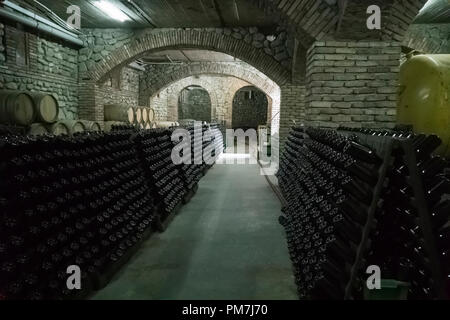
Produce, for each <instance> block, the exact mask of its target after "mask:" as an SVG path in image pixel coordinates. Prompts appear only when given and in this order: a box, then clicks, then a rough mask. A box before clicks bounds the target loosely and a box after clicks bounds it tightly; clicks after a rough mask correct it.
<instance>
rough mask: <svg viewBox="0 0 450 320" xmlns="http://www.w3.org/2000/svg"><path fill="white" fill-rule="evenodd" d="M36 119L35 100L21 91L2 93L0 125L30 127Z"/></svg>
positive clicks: (0, 93) (0, 95)
mask: <svg viewBox="0 0 450 320" xmlns="http://www.w3.org/2000/svg"><path fill="white" fill-rule="evenodd" d="M35 118H36V112H35V110H34V102H33V98H32V97H31V96H30V95H29V94H27V93H25V92H21V91H1V92H0V123H3V124H17V125H21V126H28V125H30V124H32V123H33V121H34V119H35Z"/></svg>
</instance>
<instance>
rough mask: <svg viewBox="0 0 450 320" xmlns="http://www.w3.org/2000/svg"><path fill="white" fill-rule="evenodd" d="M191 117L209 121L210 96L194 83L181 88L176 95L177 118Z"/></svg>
mask: <svg viewBox="0 0 450 320" xmlns="http://www.w3.org/2000/svg"><path fill="white" fill-rule="evenodd" d="M184 119H192V120H197V121H206V122H211V97H210V96H209V93H208V91H206V90H205V89H204V88H202V87H200V86H196V85H192V86H189V87H186V88H184V89H183V90H181V92H180V95H179V97H178V120H184Z"/></svg>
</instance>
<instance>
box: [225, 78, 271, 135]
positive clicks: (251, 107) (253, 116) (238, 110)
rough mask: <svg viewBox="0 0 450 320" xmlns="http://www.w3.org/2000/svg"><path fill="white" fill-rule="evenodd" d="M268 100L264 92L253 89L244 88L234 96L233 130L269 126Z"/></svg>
mask: <svg viewBox="0 0 450 320" xmlns="http://www.w3.org/2000/svg"><path fill="white" fill-rule="evenodd" d="M268 107H269V104H268V100H267V96H266V94H265V93H264V92H262V91H261V90H259V89H258V88H255V87H253V86H251V87H244V88H242V89H240V90H239V91H238V92H236V94H235V95H234V99H233V122H232V126H233V129H237V128H243V129H244V128H254V129H257V128H258V126H259V125H265V124H267V115H268Z"/></svg>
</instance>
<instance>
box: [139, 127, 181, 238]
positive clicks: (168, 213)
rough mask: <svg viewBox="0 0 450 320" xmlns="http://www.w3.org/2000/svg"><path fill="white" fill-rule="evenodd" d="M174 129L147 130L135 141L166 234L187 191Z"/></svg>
mask: <svg viewBox="0 0 450 320" xmlns="http://www.w3.org/2000/svg"><path fill="white" fill-rule="evenodd" d="M171 132H172V131H171V130H170V129H154V130H146V131H142V132H140V133H138V134H137V135H135V136H134V137H133V140H134V142H135V143H136V144H137V146H138V147H137V148H138V150H139V156H140V159H141V161H142V163H143V167H144V172H145V175H146V178H147V181H148V184H149V186H150V187H151V188H152V194H153V197H154V199H155V202H156V204H157V208H158V215H157V219H156V226H157V228H158V230H160V231H164V230H165V229H166V227H167V224H168V223H169V222H170V220H171V219H172V218H173V216H174V215H175V214H176V213H177V212H178V210H179V209H180V206H181V203H182V201H183V197H184V195H185V194H186V192H187V191H186V189H185V187H184V184H183V182H182V180H181V178H180V172H179V170H178V169H177V167H176V165H175V164H174V163H173V161H172V158H171V154H172V148H173V144H172V141H171Z"/></svg>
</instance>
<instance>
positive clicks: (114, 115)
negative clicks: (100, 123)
mask: <svg viewBox="0 0 450 320" xmlns="http://www.w3.org/2000/svg"><path fill="white" fill-rule="evenodd" d="M104 111H105V121H108V122H109V121H117V122H125V123H129V124H132V123H134V122H135V121H136V116H135V111H134V109H133V108H130V107H126V106H123V105H119V104H107V105H105V106H104Z"/></svg>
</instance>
